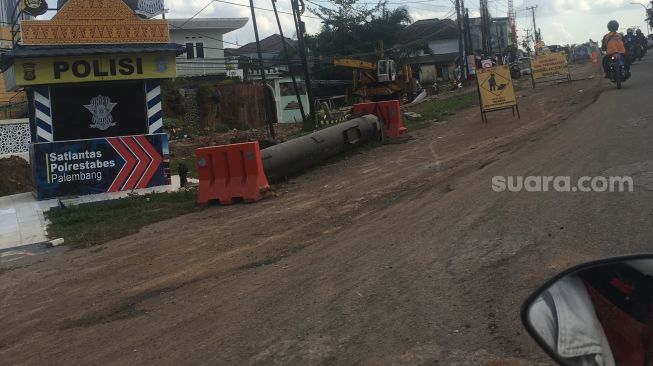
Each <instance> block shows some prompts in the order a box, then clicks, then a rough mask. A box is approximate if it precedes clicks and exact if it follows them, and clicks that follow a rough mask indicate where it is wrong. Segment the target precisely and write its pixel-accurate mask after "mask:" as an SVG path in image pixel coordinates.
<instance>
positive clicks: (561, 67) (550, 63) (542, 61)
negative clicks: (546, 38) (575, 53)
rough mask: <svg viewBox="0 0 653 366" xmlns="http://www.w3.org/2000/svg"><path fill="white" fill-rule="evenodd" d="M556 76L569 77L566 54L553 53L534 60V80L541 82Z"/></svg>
mask: <svg viewBox="0 0 653 366" xmlns="http://www.w3.org/2000/svg"><path fill="white" fill-rule="evenodd" d="M554 76H564V77H565V78H566V77H568V76H569V67H568V66H567V56H566V55H565V54H564V53H552V54H549V55H541V56H537V57H535V58H534V59H533V79H535V80H539V79H544V78H549V77H554Z"/></svg>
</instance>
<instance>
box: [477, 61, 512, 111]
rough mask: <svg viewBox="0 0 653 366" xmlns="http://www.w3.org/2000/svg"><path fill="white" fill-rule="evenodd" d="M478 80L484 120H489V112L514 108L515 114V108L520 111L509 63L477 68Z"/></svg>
mask: <svg viewBox="0 0 653 366" xmlns="http://www.w3.org/2000/svg"><path fill="white" fill-rule="evenodd" d="M476 81H477V82H478V92H479V96H480V103H481V113H482V115H483V120H484V121H486V120H487V115H486V114H487V113H488V112H493V111H498V110H503V109H512V110H513V115H514V112H515V110H516V111H517V113H519V108H518V107H517V98H516V97H515V88H514V86H513V85H512V77H511V76H510V69H509V68H508V66H507V65H500V66H495V67H491V68H487V69H481V70H477V71H476Z"/></svg>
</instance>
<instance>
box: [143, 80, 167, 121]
mask: <svg viewBox="0 0 653 366" xmlns="http://www.w3.org/2000/svg"><path fill="white" fill-rule="evenodd" d="M145 92H146V95H147V121H148V126H149V132H150V134H155V133H163V111H162V108H161V83H160V82H159V81H158V80H148V81H146V82H145Z"/></svg>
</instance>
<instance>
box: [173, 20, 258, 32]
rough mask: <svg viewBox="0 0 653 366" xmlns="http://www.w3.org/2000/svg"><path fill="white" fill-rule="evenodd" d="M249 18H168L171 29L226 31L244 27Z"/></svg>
mask: <svg viewBox="0 0 653 366" xmlns="http://www.w3.org/2000/svg"><path fill="white" fill-rule="evenodd" d="M247 22H249V18H195V19H190V20H188V19H168V23H169V24H170V30H176V29H189V30H198V29H204V30H206V29H221V30H224V31H225V33H227V32H231V31H235V30H237V29H240V28H242V27H244V26H245V25H246V24H247Z"/></svg>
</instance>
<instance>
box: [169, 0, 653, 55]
mask: <svg viewBox="0 0 653 366" xmlns="http://www.w3.org/2000/svg"><path fill="white" fill-rule="evenodd" d="M270 1H271V0H254V4H255V6H257V7H260V8H262V9H261V10H257V20H258V25H259V32H260V33H261V36H262V37H265V36H268V35H271V34H273V33H278V32H277V25H276V21H275V19H274V13H272V12H271V11H267V10H263V9H271V3H270ZM311 1H313V2H318V3H320V4H328V3H329V1H328V0H311ZM514 1H515V9H516V10H517V17H518V19H517V20H518V24H517V26H518V28H519V30H520V36H521V35H522V34H525V31H524V30H525V29H526V28H532V18H531V16H530V11H527V10H525V8H526V7H529V6H534V5H537V6H538V8H537V9H536V21H537V25H538V27H539V28H541V29H542V35H543V37H544V40H545V42H546V43H547V44H567V43H582V42H586V41H587V40H589V39H590V38H592V39H594V40H597V39H600V38H601V37H602V35H603V34H605V33H606V31H607V30H606V24H607V23H608V21H609V20H610V19H616V20H618V21H619V22H620V23H621V25H622V27H623V28H624V30H625V28H627V27H630V26H640V27H642V29H646V25H645V21H644V18H645V12H644V8H643V7H642V6H640V5H632V4H631V2H634V1H639V2H641V3H647V2H648V1H647V0H514ZM365 2H368V3H372V2H373V0H361V3H365ZM388 3H389V4H391V6H393V7H396V6H402V5H403V6H406V7H407V8H408V9H409V11H410V13H411V15H412V17H413V19H414V20H419V19H427V18H444V17H447V16H449V17H452V16H453V9H454V7H453V5H452V0H406V1H400V0H388ZM507 3H508V1H507V0H489V4H490V12H491V13H492V15H493V16H505V14H506V13H507V8H508V6H507ZM248 4H249V1H248V0H215V1H210V0H167V2H166V6H167V7H169V8H170V14H169V17H174V18H184V17H191V16H193V15H195V14H197V13H198V12H199V14H198V15H197V17H204V18H207V17H219V18H236V17H245V18H250V16H251V15H250V10H249V7H248ZM207 5H208V6H207ZM465 5H466V7H468V8H469V9H470V12H471V13H472V14H478V7H479V1H478V0H466V1H465ZM277 7H278V9H279V10H280V11H282V12H290V11H291V9H290V0H278V2H277ZM202 9H204V10H202ZM280 16H281V22H282V26H283V27H284V33H285V34H286V35H287V36H294V35H295V32H294V26H293V23H292V16H291V15H289V14H284V13H282V14H280ZM305 16H306V17H305V21H306V23H307V28H308V31H309V33H314V32H316V31H318V30H319V26H320V23H319V19H316V18H314V17H311V16H312V15H311V14H310V13H307V14H305ZM645 33H646V32H645ZM253 40H254V32H253V28H252V23H251V22H249V23H248V24H247V26H245V27H244V28H243V29H240V30H238V31H235V32H232V33H230V34H228V35H226V36H225V41H227V42H230V44H225V47H235V45H234V44H239V45H242V44H245V43H248V42H251V41H253Z"/></svg>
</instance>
